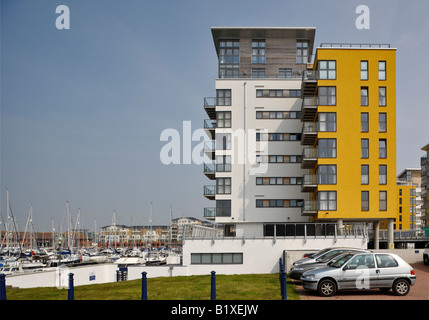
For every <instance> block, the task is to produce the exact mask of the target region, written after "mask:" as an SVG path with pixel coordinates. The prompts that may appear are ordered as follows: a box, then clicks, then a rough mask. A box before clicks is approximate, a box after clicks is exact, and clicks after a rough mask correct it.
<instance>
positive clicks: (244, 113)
mask: <svg viewBox="0 0 429 320" xmlns="http://www.w3.org/2000/svg"><path fill="white" fill-rule="evenodd" d="M246 84H247V82H246V81H244V83H243V107H244V108H243V122H244V128H243V129H244V137H243V139H244V141H243V143H244V148H243V158H244V159H243V160H244V161H243V221H246V148H247V144H246V143H247V142H246Z"/></svg>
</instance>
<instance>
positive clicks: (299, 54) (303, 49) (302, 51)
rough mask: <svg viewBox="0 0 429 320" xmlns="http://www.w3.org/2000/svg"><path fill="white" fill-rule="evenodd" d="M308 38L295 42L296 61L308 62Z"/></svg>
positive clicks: (300, 62) (299, 62)
mask: <svg viewBox="0 0 429 320" xmlns="http://www.w3.org/2000/svg"><path fill="white" fill-rule="evenodd" d="M308 47H309V41H308V40H298V41H297V42H296V63H298V64H302V63H308V50H309V48H308Z"/></svg>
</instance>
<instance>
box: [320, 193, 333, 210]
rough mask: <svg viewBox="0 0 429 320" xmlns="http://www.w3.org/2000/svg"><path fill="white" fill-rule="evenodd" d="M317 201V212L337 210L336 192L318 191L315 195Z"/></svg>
mask: <svg viewBox="0 0 429 320" xmlns="http://www.w3.org/2000/svg"><path fill="white" fill-rule="evenodd" d="M317 199H318V200H319V202H318V203H319V210H321V211H324V210H330V211H335V210H337V192H336V191H319V192H318V193H317Z"/></svg>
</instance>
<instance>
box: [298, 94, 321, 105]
mask: <svg viewBox="0 0 429 320" xmlns="http://www.w3.org/2000/svg"><path fill="white" fill-rule="evenodd" d="M318 104H319V99H318V98H317V97H310V96H305V97H304V98H303V99H302V106H303V107H317V106H318Z"/></svg>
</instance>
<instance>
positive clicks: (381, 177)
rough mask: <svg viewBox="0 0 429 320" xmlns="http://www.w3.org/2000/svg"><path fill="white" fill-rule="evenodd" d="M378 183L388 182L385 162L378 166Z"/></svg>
mask: <svg viewBox="0 0 429 320" xmlns="http://www.w3.org/2000/svg"><path fill="white" fill-rule="evenodd" d="M378 183H379V184H387V166H386V165H385V164H380V165H379V166H378Z"/></svg>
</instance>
